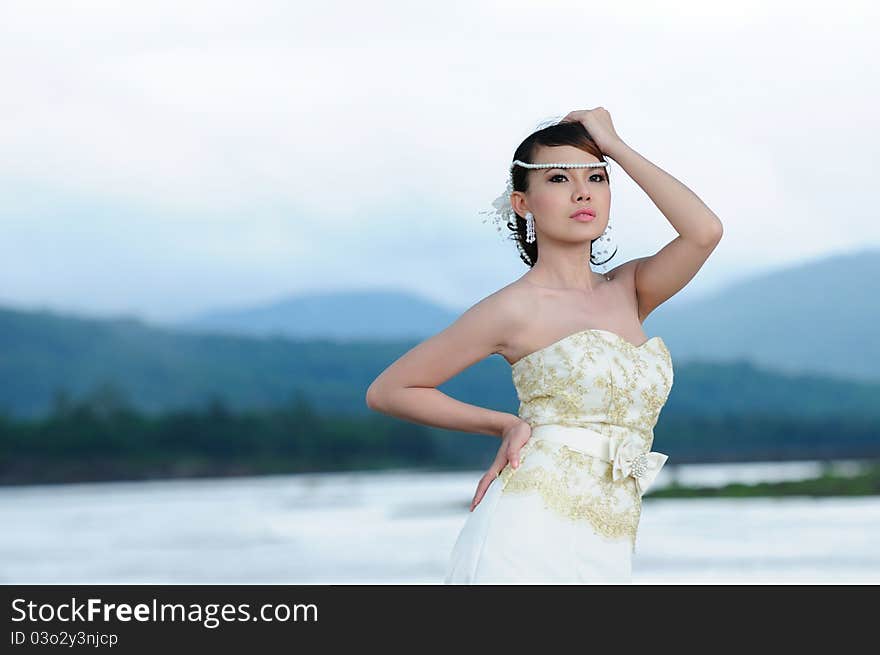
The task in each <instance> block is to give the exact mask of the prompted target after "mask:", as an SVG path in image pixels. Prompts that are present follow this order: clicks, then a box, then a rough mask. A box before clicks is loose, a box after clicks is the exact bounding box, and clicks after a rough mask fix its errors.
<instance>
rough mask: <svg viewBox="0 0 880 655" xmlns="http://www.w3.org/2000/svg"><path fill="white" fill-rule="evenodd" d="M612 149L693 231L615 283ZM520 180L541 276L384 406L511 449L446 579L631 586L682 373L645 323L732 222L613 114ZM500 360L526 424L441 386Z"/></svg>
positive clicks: (408, 366)
mask: <svg viewBox="0 0 880 655" xmlns="http://www.w3.org/2000/svg"><path fill="white" fill-rule="evenodd" d="M605 155H608V156H610V157H611V158H612V159H614V161H615V162H617V163H618V164H619V165H620V166H621V167H622V168H623V169H624V170H625V171H626V172H627V173H628V174H629V175H630V176H631V177H632V178H633V179H634V180H635V181H636V183H637V184H638V185H639V186H640V187H641V188H642V189H644V191H645V192H646V193H647V194H648V196H649V197H650V198H651V200H652V201H653V202H654V203H655V204H656V206H657V208H658V209H659V210H660V211H661V212H662V213H663V215H664V216H665V217H666V218H667V219H668V220H669V222H670V223H671V224H672V226H673V228H675V230H676V232H677V233H678V236H677V237H676V238H675V239H673V240H672V241H670V242H669V243H668V244H666V246H664V247H663V248H662V249H661V250H660V251H659V252H657V253H656V254H655V255H652V256H650V257H640V258H637V259H633V260H631V261H628V262H625V263H623V264H620V265H619V266H617V267H615V268H613V269H612V270H610V271H608V272H607V273H606V274H598V273H595V272H593V271H592V270H591V268H590V266H589V263H588V262H592V263H594V264H599V263H604V262H605V261H607V259H606V257H605V256H604V254H598V253H597V251H598V250H599V249H600V248H599V247H598V246H601V245H602V244H603V243H604V242H606V241H607V240H608V239H609V234H608V230H609V229H610V226H609V225H608V219H609V210H610V206H611V192H610V187H609V178H608V172H607V166H608V164H607V161H606V160H605V159H604V156H605ZM510 173H511V174H510V179H509V181H508V190H507V192H506V193H505V194H504V195H503V196H502V198H499V201H500V202H499V201H496V205H495V206H496V210H497V214H498V216H499V217H502V218H504V217H506V218H507V219H508V221H509V222H508V227H509V229H510V230H511V231H512V232H513V235H512V238H513V239H515V242H516V244H517V247H518V248H519V251H520V257H521V258H522V259H523V261H524V262H525V263H526V264H527V265H528V266H529V267H530V270H529V271H527V272H526V273H525V275H523V276H522V277H521V278H519V279H518V280H516V281H514V282H513V283H511V284H509V285H508V286H506V287H504V288H502V289H500V290H499V291H496V292H495V293H493V294H492V295H490V296H488V297H486V298H484V299H483V300H481V301H480V302H478V303H477V304H476V305H474V306H473V307H471V308H469V309H468V310H467V311H466V312H465V313H464V314H463V315H462V316H461V317H460V318H459V319H458V320H456V321H455V322H454V323H453V324H452V325H450V326H449V327H448V328H446V329H445V330H443V331H442V332H440V333H439V334H437V335H435V336H433V337H431V338H430V339H427V340H426V341H424V342H422V343H421V344H419V345H418V346H416V347H415V348H413V349H412V350H410V351H409V352H407V353H406V354H404V355H403V356H402V357H401V358H400V359H398V360H397V361H396V362H394V363H393V364H392V365H391V366H389V367H388V368H387V369H386V370H384V371H383V372H382V374H381V375H379V376H378V377H377V378H376V380H375V381H374V382H373V383H372V385H370V388H369V390H368V391H367V404H368V405H369V406H370V407H371V408H372V409H374V410H376V411H380V412H383V413H386V414H389V415H392V416H396V417H399V418H402V419H405V420H409V421H415V422H419V423H424V424H426V425H432V426H439V427H443V428H448V429H452V430H460V431H464V432H476V433H480V434H490V435H494V436H497V437H499V438H500V439H501V445H500V447H499V449H498V454H497V456H496V457H495V460H494V461H493V462H492V465H491V466H490V467H489V470H488V471H486V473H485V475H483V477H482V478H481V479H480V481H479V483H478V485H477V489H476V492H475V494H474V498H473V501H472V503H471V508H470V510H471V513H470V514H469V515H468V517H467V520H466V521H465V525H464V527H463V529H462V530H461V533H460V534H459V536H458V539H457V541H456V543H455V546H454V548H453V551H452V555H451V557H450V560H449V566H448V569H447V572H446V577H445V582H446V583H450V584H454V583H465V584H473V583H494V584H501V583H556V584H560V583H581V584H583V583H606V584H609V583H618V584H619V583H629V582H631V575H632V553H633V552H634V550H635V543H636V532H637V528H638V523H639V518H640V515H641V497H642V495H643V494H644V492H645V491H646V489H647V488H648V486H650V484H651V483H652V482H653V480H654V478H655V477H656V475H657V472H658V471H659V470H660V468H661V467H662V466H663V464H664V462H665V461H666V455H664V454H663V453H656V452H651V451H650V448H651V445H652V443H653V427H654V425H655V424H656V421H657V418H658V417H659V413H660V410H661V409H662V407H663V405H664V404H665V402H666V399H667V398H668V395H669V391H670V389H671V387H672V379H673V370H672V361H671V357H670V355H669V351H668V350H667V348H666V345H665V344H664V342H663V340H662V338H661V337H651V338H650V339H647V338H646V337H645V335H644V332H643V330H642V322H643V321H644V320H645V318H646V317H647V316H648V314H650V313H651V311H653V310H654V309H655V308H656V307H658V306H659V305H660V304H661V303H662V302H664V301H666V300H667V299H669V298H670V297H672V296H673V295H674V294H675V293H676V292H678V291H680V290H681V289H682V287H684V286H685V284H687V283H688V281H689V280H690V279H691V278H693V277H694V275H695V274H696V273H697V271H699V270H700V267H701V266H702V265H703V263H704V262H705V261H706V259H707V258H708V257H709V255H710V254H711V253H712V251H713V250H714V249H715V247H716V246H717V245H718V242H719V240H720V239H721V234H722V225H721V221H720V220H719V219H718V217H717V216H716V215H715V214H714V213H713V212H712V211H711V210H710V209H709V208H708V207H707V206H706V205H705V204H703V202H702V201H701V200H700V199H699V198H698V197H697V196H696V195H695V194H694V193H693V192H691V191H690V189H688V188H687V187H686V186H685V185H683V184H682V183H680V182H679V181H678V180H676V179H675V178H674V177H672V176H671V175H669V174H667V173H666V172H664V171H663V170H661V169H660V168H658V167H657V166H655V165H654V164H652V163H651V162H650V161H648V160H647V159H645V158H644V157H642V156H641V155H640V154H639V153H637V152H636V151H635V150H633V149H632V148H630V147H629V146H628V145H627V144H626V143H624V142H623V140H621V138H620V137H619V136H618V135H617V132H616V131H615V129H614V126H613V124H612V122H611V116H610V115H609V113H608V112H607V111H606V110H605V109H604V108H602V107H597V108H595V109H591V110H583V111H574V112H571V113H569V114H568V115H567V116H565V118H563V119H562V121H561V122H559V123H556V124H552V125H550V126H548V127H545V128H543V129H540V130H538V131H536V132H534V133H533V134H531V135H530V136H529V137H528V138H526V139H525V141H523V143H522V144H521V145H520V146H519V147H518V148H517V149H516V152H515V154H514V163H513V164H512V165H511V171H510ZM615 252H616V251H615ZM613 254H614V253H613V252H612V253H611V256H612V257H613ZM495 353H497V354H500V355H501V356H502V357H504V358H505V359H506V360H507V361H508V362H509V363H510V364H511V367H512V368H511V370H512V375H513V381H514V385H515V387H516V391H517V394H518V396H519V400H520V407H519V415H513V414H508V413H504V412H498V411H493V410H489V409H484V408H480V407H476V406H474V405H470V404H466V403H463V402H459V401H457V400H454V399H452V398H450V397H449V396H447V395H445V394H443V393H442V392H440V391H439V390H438V389H437V387H438V386H440V385H441V384H443V383H444V382H445V381H446V380H448V379H450V378H451V377H453V376H455V375H457V374H458V373H460V372H461V371H462V370H464V369H465V368H467V367H468V366H470V365H472V364H474V363H476V362H478V361H480V360H482V359H484V358H486V357H488V356H489V355H492V354H495Z"/></svg>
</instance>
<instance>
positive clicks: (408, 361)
mask: <svg viewBox="0 0 880 655" xmlns="http://www.w3.org/2000/svg"><path fill="white" fill-rule="evenodd" d="M515 311H516V308H515V307H514V306H513V305H512V302H511V301H510V300H508V299H506V296H504V295H503V294H501V292H496V293H494V294H492V295H491V296H489V297H487V298H485V299H483V300H482V301H480V302H479V303H477V304H476V305H474V306H473V307H471V308H470V309H468V310H467V311H466V312H465V313H464V314H462V315H461V316H460V317H459V319H458V320H457V321H455V323H453V324H452V325H450V326H449V327H448V328H446V329H445V330H443V331H442V332H440V333H439V334H436V335H434V336H433V337H431V338H429V339H427V340H425V341H423V342H422V343H420V344H418V345H417V346H416V347H414V348H413V349H411V350H410V351H409V352H407V353H405V354H404V355H402V356H401V357H400V358H399V359H398V360H397V361H395V362H394V363H393V364H391V366H389V367H388V368H386V369H385V370H384V371H383V372H382V373H381V374H380V375H379V377H377V378H376V379H375V380H374V381H373V383H372V384H371V385H370V388H369V389H368V390H367V395H366V401H367V406H368V407H370V409H373V410H375V411H378V412H382V413H383V414H388V415H390V416H395V417H397V418H401V419H404V420H407V421H412V422H415V423H421V424H424V425H430V426H433V427H439V428H445V429H448V430H459V431H461V432H473V433H477V434H491V435H495V436H497V437H501V436H502V433H503V432H504V430H505V429H506V428H507V426H509V425H510V424H511V423H514V422H516V421H520V420H521V419H520V418H519V417H518V416H516V415H515V414H510V413H507V412H498V411H495V410H492V409H486V408H483V407H477V406H476V405H470V404H468V403H463V402H461V401H459V400H455V399H454V398H452V397H450V396H448V395H446V394H445V393H443V392H442V391H440V390H439V389H437V387H438V386H440V385H441V384H443V383H444V382H446V381H447V380H448V379H450V378H452V377H453V376H455V375H457V374H458V373H460V372H461V371H463V370H464V369H465V368H467V367H469V366H471V365H473V364H475V363H477V362H479V361H481V360H483V359H485V358H486V357H488V356H489V355H492V354H494V353H498V352H499V351H500V349H501V348H502V346H503V343H504V341H505V338H504V335H505V334H507V331H508V330H510V329H512V328H513V327H514V324H513V320H514V319H513V316H514V312H515Z"/></svg>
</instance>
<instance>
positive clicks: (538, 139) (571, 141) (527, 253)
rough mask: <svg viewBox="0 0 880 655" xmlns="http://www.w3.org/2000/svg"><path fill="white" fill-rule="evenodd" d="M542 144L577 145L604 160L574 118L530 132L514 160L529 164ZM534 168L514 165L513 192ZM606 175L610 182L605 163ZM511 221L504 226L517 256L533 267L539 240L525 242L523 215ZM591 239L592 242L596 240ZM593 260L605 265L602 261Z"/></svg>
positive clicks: (523, 187)
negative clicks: (510, 233) (514, 244)
mask: <svg viewBox="0 0 880 655" xmlns="http://www.w3.org/2000/svg"><path fill="white" fill-rule="evenodd" d="M541 146H547V147H553V146H574V147H575V148H580V149H581V150H583V151H584V152H588V153H590V154H591V155H594V156H595V157H597V158H598V159H599V161H607V160H606V159H605V156H604V155H603V154H602V151H601V150H600V149H599V146H597V145H596V142H595V141H593V137H591V136H590V135H589V133H588V132H587V129H586V128H585V127H584V125H583V123H580V122H576V121H565V122H562V123H555V124H553V125H550V126H548V127H545V128H542V129H540V130H538V131H537V132H533V133H532V134H530V135H529V136H528V137H527V138H526V139H525V141H523V142H522V143H521V144H520V145H519V147H518V148H517V149H516V152H515V153H513V159H519V160H520V161H524V162H528V163H532V162H533V161H534V160H533V157H534V156H535V155H536V154H537V152H538V149H539V148H540V147H541ZM512 161H513V160H511V162H512ZM533 170H534V169H528V168H523V167H522V166H514V167H513V190H514V191H522V192H526V191H528V190H529V173H530V172H532V171H533ZM605 176H606V179H607V180H608V183H609V184H610V183H611V177H610V176H609V175H608V167H607V166H606V167H605ZM513 221H514V222H513V223H511V222H508V223H507V229H509V230H510V231H511V232H512V233H513V234H512V235H511V237H510V238H511V239H513V240H514V242H515V243H516V247H517V250H519V256H520V259H522V260H523V261H524V262H525V263H526V265H527V266H529V267H532V266H534V265H535V262H536V261H538V242H537V241H534V242H532V243H527V242H526V219H525V218H523V217H522V216H520V215H519V214H517V213H516V212H514V215H513ZM597 238H598V237H597ZM593 241H595V239H594V240H593ZM590 246H591V249H592V242H590ZM615 253H616V251H615ZM591 256H592V255H591ZM613 256H614V255H612V256H611V257H613ZM611 257H609V259H611ZM606 261H607V260H606ZM593 263H601V264H604V263H605V262H593Z"/></svg>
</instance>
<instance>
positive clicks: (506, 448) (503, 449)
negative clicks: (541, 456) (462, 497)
mask: <svg viewBox="0 0 880 655" xmlns="http://www.w3.org/2000/svg"><path fill="white" fill-rule="evenodd" d="M531 436H532V426H531V425H529V424H528V423H527V422H526V421H523V420H522V419H521V418H519V417H516V420H515V421H512V422H511V423H510V424H509V425H508V426H507V427H506V428H505V429H504V432H503V433H502V434H501V446H500V447H499V448H498V454H497V455H496V456H495V461H493V462H492V465H491V466H490V467H489V470H488V471H486V473H485V474H484V475H483V477H482V478H480V482H479V483H478V484H477V491H476V493H475V494H474V499H473V500H472V501H471V510H470V511H472V512H473V511H474V509H475V508H476V506H477V505H479V504H480V501H481V500H483V496H484V495H485V494H486V490H487V489H488V488H489V485H490V484H492V481H493V480H495V478H497V477H498V476H499V475H500V474H501V471H503V470H504V467H505V466H507V464H508V463H510V465H511V466H512V467H513V468H517V467H518V466H519V463H520V457H519V451H520V449H522V447H523V446H524V445H526V442H527V441H528V440H529V439H530V438H531Z"/></svg>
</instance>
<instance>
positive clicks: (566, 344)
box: [444, 328, 673, 584]
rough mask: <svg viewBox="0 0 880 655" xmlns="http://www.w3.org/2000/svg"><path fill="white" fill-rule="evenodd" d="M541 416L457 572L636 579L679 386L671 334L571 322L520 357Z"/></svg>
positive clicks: (461, 546) (516, 377) (464, 548)
mask: <svg viewBox="0 0 880 655" xmlns="http://www.w3.org/2000/svg"><path fill="white" fill-rule="evenodd" d="M511 372H512V376H513V384H514V386H515V388H516V392H517V395H518V396H519V400H520V405H519V416H520V417H521V418H522V419H523V420H525V421H526V422H527V423H529V425H531V427H532V436H531V437H530V439H529V441H528V442H527V443H526V444H525V446H523V448H522V450H521V451H520V465H519V467H517V468H515V469H514V468H512V467H511V466H510V465H507V466H505V468H504V469H503V470H502V471H501V474H500V475H499V476H498V477H497V478H496V479H495V480H493V481H492V483H491V484H490V485H489V488H488V489H487V491H486V493H485V495H484V496H483V499H482V500H481V501H480V503H479V504H478V505H477V507H476V508H475V509H474V511H473V512H469V513H468V516H467V518H466V520H465V523H464V527H463V528H462V530H461V532H460V533H459V535H458V538H457V540H456V542H455V545H454V546H453V549H452V554H451V556H450V559H449V563H448V567H447V571H446V577H445V580H444V582H445V583H446V584H588V583H598V584H629V583H631V582H632V554H633V553H634V552H635V547H636V534H637V531H638V526H639V519H640V517H641V510H642V495H643V494H644V493H645V491H647V489H648V488H649V487H650V486H651V484H652V483H653V481H654V479H655V478H656V476H657V473H658V472H659V471H660V469H661V468H662V467H663V465H664V463H665V462H666V459H667V456H666V455H664V454H663V453H658V452H652V451H651V446H652V445H653V442H654V426H655V425H656V423H657V419H658V418H659V416H660V410H661V409H662V408H663V406H664V404H665V403H666V400H667V398H668V397H669V392H670V390H671V389H672V381H673V369H672V358H671V356H670V354H669V350H668V349H667V348H666V344H665V343H664V342H663V339H662V338H660V337H651V338H650V339H648V340H647V341H646V342H645V343H643V344H641V345H638V346H636V345H634V344H632V343H630V342H629V341H627V340H626V339H624V338H622V337H620V336H619V335H617V334H615V333H614V332H609V331H608V330H601V329H596V328H592V329H588V330H582V331H580V332H576V333H574V334H570V335H568V336H567V337H564V338H562V339H560V340H559V341H556V342H554V343H552V344H550V345H549V346H546V347H545V348H541V349H540V350H536V351H535V352H533V353H530V354H529V355H526V356H525V357H523V358H522V359H520V360H518V361H516V362H515V363H514V364H513V366H512V368H511Z"/></svg>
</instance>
